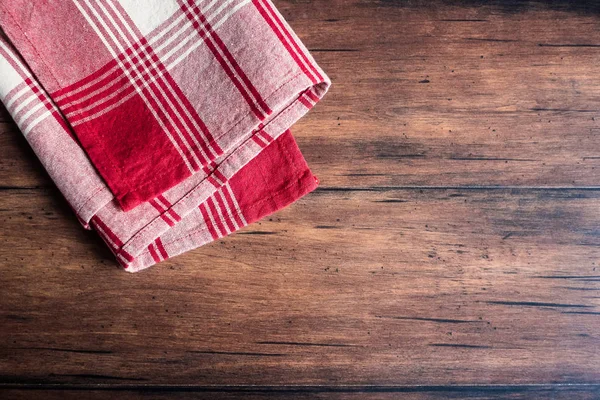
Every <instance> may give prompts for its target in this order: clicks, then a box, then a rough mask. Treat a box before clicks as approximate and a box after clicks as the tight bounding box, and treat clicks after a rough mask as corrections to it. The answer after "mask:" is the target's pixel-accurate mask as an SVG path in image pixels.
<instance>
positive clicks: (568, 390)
mask: <svg viewBox="0 0 600 400" xmlns="http://www.w3.org/2000/svg"><path fill="white" fill-rule="evenodd" d="M1 393H2V394H3V396H5V397H3V399H6V400H20V399H30V398H31V397H32V396H38V398H43V399H45V400H53V399H60V400H68V399H82V398H85V399H89V400H95V399H106V398H115V396H117V397H118V398H119V399H124V400H127V399H140V398H143V399H151V400H160V399H211V400H226V399H236V398H239V397H240V396H241V395H243V396H244V398H247V399H251V400H252V399H254V400H258V399H261V400H262V399H282V398H290V397H293V398H294V399H334V400H335V399H350V400H352V399H361V400H362V399H366V400H388V399H398V398H399V397H400V396H401V398H402V399H407V400H429V399H440V398H444V399H465V398H468V399H473V400H484V399H498V398H499V396H502V397H501V398H503V399H513V400H516V399H530V400H531V399H543V400H546V399H548V398H552V399H555V400H562V399H569V400H570V399H574V398H577V399H584V400H585V399H590V400H591V399H597V398H598V394H599V391H598V388H597V387H596V386H593V385H573V386H560V385H547V386H544V385H539V386H492V387H490V386H483V387H473V386H471V387H365V388H362V387H346V388H323V387H265V388H261V387H258V388H257V387H249V388H230V387H224V388H197V387H180V388H173V387H156V388H154V387H144V388H137V389H136V388H130V389H114V388H113V387H111V388H104V389H92V388H90V389H89V390H84V389H75V390H61V389H60V388H52V389H36V390H31V389H25V390H24V389H21V390H19V389H11V390H5V391H2V392H1Z"/></svg>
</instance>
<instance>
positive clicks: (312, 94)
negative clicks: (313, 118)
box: [305, 89, 320, 103]
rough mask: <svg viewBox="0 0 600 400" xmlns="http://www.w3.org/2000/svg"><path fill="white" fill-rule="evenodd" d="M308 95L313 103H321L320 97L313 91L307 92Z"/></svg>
mask: <svg viewBox="0 0 600 400" xmlns="http://www.w3.org/2000/svg"><path fill="white" fill-rule="evenodd" d="M305 93H306V95H307V96H308V97H309V98H310V99H311V100H312V101H313V103H318V102H319V100H320V99H319V96H317V95H316V94H315V93H314V92H313V91H312V89H309V90H307V91H306V92H305Z"/></svg>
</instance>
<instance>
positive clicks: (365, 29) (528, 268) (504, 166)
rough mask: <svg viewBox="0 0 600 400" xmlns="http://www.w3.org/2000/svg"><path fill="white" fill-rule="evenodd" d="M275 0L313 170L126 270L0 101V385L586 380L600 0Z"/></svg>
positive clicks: (590, 352) (158, 394)
mask: <svg viewBox="0 0 600 400" xmlns="http://www.w3.org/2000/svg"><path fill="white" fill-rule="evenodd" d="M276 4H277V6H278V7H279V8H280V10H281V11H282V12H283V13H284V15H285V17H286V18H287V19H288V20H289V21H290V23H291V25H292V26H293V27H294V29H295V30H296V31H297V32H298V34H299V35H300V37H301V38H302V39H303V40H304V42H305V43H306V44H307V46H308V47H309V48H311V50H312V51H313V53H314V54H315V57H316V58H317V60H318V61H319V63H320V64H321V65H322V66H323V68H324V69H325V70H326V71H327V72H328V73H329V74H330V76H331V78H332V79H333V82H334V86H333V87H332V90H331V93H330V94H329V95H328V96H327V97H326V99H325V100H324V101H323V102H322V103H320V104H319V105H318V107H316V108H315V109H314V110H313V111H312V112H311V113H310V114H309V115H308V116H307V117H306V118H304V119H303V120H302V121H300V123H298V124H297V126H296V128H295V130H294V132H295V134H296V137H297V140H298V142H299V144H300V146H301V148H302V150H303V151H304V154H305V156H306V158H307V160H308V161H309V164H310V165H311V166H312V167H313V169H314V172H315V173H316V175H318V176H319V178H320V180H321V187H320V188H319V189H318V190H317V191H316V192H315V193H313V194H311V195H309V196H308V197H306V198H305V199H303V200H301V201H300V202H298V203H297V204H295V205H294V206H292V207H290V208H288V209H286V210H284V211H282V212H280V213H278V214H276V215H275V216H273V217H271V218H268V219H266V220H264V221H262V222H261V223H259V224H255V225H253V226H251V227H248V228H246V229H245V230H243V231H242V232H240V233H239V234H236V235H233V236H232V237H228V238H225V239H223V240H222V241H219V242H218V243H214V244H212V245H209V246H206V247H204V248H202V249H199V250H196V251H194V252H191V253H188V254H186V255H183V256H181V257H177V258H175V259H173V260H171V261H169V262H166V263H163V264H161V266H158V267H155V268H153V269H151V270H149V271H146V272H144V273H141V274H136V275H130V274H125V273H123V272H121V271H119V270H118V269H117V268H116V267H115V265H114V261H113V260H112V257H111V255H110V253H109V251H108V250H107V249H105V247H104V245H103V243H102V242H101V241H100V240H99V239H98V238H97V237H96V236H95V234H94V233H92V232H87V231H84V230H83V229H82V228H81V227H80V225H79V223H78V222H77V221H76V219H75V217H74V216H73V215H72V213H71V212H70V210H69V208H68V206H67V205H66V203H65V202H64V200H63V199H62V197H61V196H60V194H59V193H58V191H57V190H56V189H54V187H53V185H52V183H51V181H50V180H49V178H48V177H47V175H46V174H45V173H44V172H43V170H42V167H41V165H40V164H39V162H38V161H36V159H35V155H34V154H33V152H32V151H31V150H30V149H29V148H28V147H27V144H26V142H25V140H24V139H23V138H22V137H21V136H20V134H19V133H18V131H17V128H16V127H15V126H14V125H13V124H12V123H11V122H9V120H10V118H9V117H8V116H7V115H6V113H5V112H4V111H0V389H4V390H3V391H2V392H1V393H0V397H2V398H16V399H20V398H31V397H43V398H48V399H52V398H71V397H72V398H81V397H85V398H92V399H94V398H111V397H114V396H118V397H119V398H139V397H143V398H151V399H161V398H215V399H218V398H223V399H226V398H232V397H237V396H238V395H240V394H245V395H248V396H247V397H250V398H267V397H268V398H280V397H293V398H344V399H346V398H361V399H362V398H372V399H388V398H398V397H399V396H402V397H403V398H404V397H406V398H410V399H430V398H440V397H443V398H473V399H487V398H497V397H502V398H509V399H524V398H540V399H545V398H549V397H552V398H557V399H562V398H564V399H573V398H582V399H585V398H589V399H593V398H598V396H600V392H599V390H600V368H599V367H598V366H599V365H600V353H599V349H600V336H599V334H598V332H600V318H599V316H600V286H599V285H600V269H599V268H600V267H599V266H598V263H599V262H600V261H598V260H599V257H600V247H599V245H600V229H599V228H598V227H599V226H600V216H599V215H600V214H599V213H598V210H599V209H600V175H599V172H598V171H599V168H600V164H599V163H600V140H598V134H599V133H600V125H599V120H598V118H600V116H599V115H598V100H599V99H600V84H599V83H598V82H599V80H598V76H600V74H599V72H600V67H599V66H598V63H597V60H598V55H599V53H598V52H599V51H600V30H599V29H598V26H600V25H599V24H598V23H599V19H600V3H597V2H583V1H581V2H577V1H576V2H572V1H571V2H568V1H552V2H547V4H542V3H541V2H516V1H509V2H480V1H461V2H445V1H435V2H421V1H411V2H402V1H395V0H392V1H367V0H360V1H359V0H348V1H342V0H329V1H325V0H310V1H308V0H307V1H302V2H297V1H276ZM2 121H6V122H2Z"/></svg>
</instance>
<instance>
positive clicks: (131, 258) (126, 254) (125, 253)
mask: <svg viewBox="0 0 600 400" xmlns="http://www.w3.org/2000/svg"><path fill="white" fill-rule="evenodd" d="M117 254H120V255H122V256H123V257H124V258H125V259H126V260H127V261H129V262H133V260H135V258H133V257H132V256H131V254H129V253H128V252H126V251H125V250H123V249H120V250H119V251H118V252H117Z"/></svg>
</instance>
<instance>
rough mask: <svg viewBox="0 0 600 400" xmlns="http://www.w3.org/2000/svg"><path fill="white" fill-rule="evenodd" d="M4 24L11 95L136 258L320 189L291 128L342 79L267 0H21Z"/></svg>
mask: <svg viewBox="0 0 600 400" xmlns="http://www.w3.org/2000/svg"><path fill="white" fill-rule="evenodd" d="M0 26H1V27H2V29H3V31H4V32H5V34H6V36H4V35H2V36H0V76H2V78H0V99H1V100H2V102H3V103H4V105H5V106H6V108H7V109H8V111H9V112H10V113H11V115H12V116H13V118H14V120H15V122H16V123H17V125H18V126H19V128H20V129H21V131H22V132H23V134H24V135H25V136H26V138H27V140H28V141H29V143H30V144H31V146H32V147H33V149H34V150H35V151H36V154H37V155H38V157H39V158H40V160H41V161H42V163H43V164H44V166H45V167H46V169H47V170H48V172H49V174H50V176H51V177H52V179H53V180H54V181H55V182H56V184H57V186H58V187H59V189H60V190H61V192H62V193H63V194H64V196H65V197H66V199H67V200H68V202H69V203H70V204H71V206H72V207H73V210H74V211H75V213H76V214H77V217H78V218H79V220H80V221H81V222H82V224H83V225H84V226H86V227H91V228H94V229H96V230H97V231H98V233H99V234H100V235H101V236H102V238H103V239H104V240H105V241H106V243H107V244H108V246H109V247H110V248H111V249H112V250H113V252H114V253H115V255H116V257H117V260H118V261H119V263H120V264H121V265H122V266H124V267H125V268H126V269H127V270H128V271H138V270H141V269H144V268H146V267H148V266H151V265H153V264H155V263H157V262H160V261H162V260H164V259H166V258H169V257H172V256H174V255H177V254H180V253H182V252H184V251H187V250H189V249H192V248H195V247H198V246H200V245H203V244H205V243H208V242H210V241H212V240H215V239H217V238H220V237H222V236H225V235H227V234H230V233H232V232H234V231H236V230H238V229H240V228H241V227H243V226H245V225H247V224H249V223H252V222H253V221H256V220H257V219H260V218H262V217H264V216H266V215H268V214H271V213H273V212H275V211H277V210H278V209H281V208H282V207H285V206H286V205H288V204H290V203H292V202H294V201H295V200H297V199H298V198H300V197H301V196H303V195H305V194H306V193H308V192H310V191H311V190H313V189H314V188H315V187H316V181H315V179H314V177H313V176H312V174H311V173H310V170H309V169H308V167H307V165H306V162H305V161H304V159H303V157H302V155H301V153H300V151H299V150H298V148H297V146H296V144H295V142H294V140H293V138H292V136H291V133H290V132H289V128H290V126H291V125H292V124H293V123H294V122H295V121H297V120H298V119H299V118H300V117H302V115H304V114H305V113H306V112H307V111H308V110H309V109H311V108H312V107H313V106H314V105H315V103H316V102H318V101H319V99H320V98H321V97H322V96H323V95H324V94H325V92H326V91H327V89H328V87H329V84H330V82H329V79H328V78H327V77H326V76H325V74H324V73H323V71H322V70H321V69H320V68H319V67H318V66H317V65H316V64H315V62H314V60H313V59H312V57H311V56H310V55H309V54H308V51H307V50H306V48H305V47H304V46H303V45H302V44H301V43H300V41H299V40H298V38H297V37H296V36H295V34H294V33H293V32H292V30H291V29H290V27H289V26H288V25H287V23H286V22H285V21H284V20H283V18H282V16H281V15H280V14H279V13H278V12H277V10H276V9H275V7H274V6H273V4H272V3H271V2H270V1H269V0H203V1H198V0H197V1H193V0H145V1H141V0H64V1H63V0H45V1H36V2H31V1H29V0H11V1H10V2H0Z"/></svg>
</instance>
